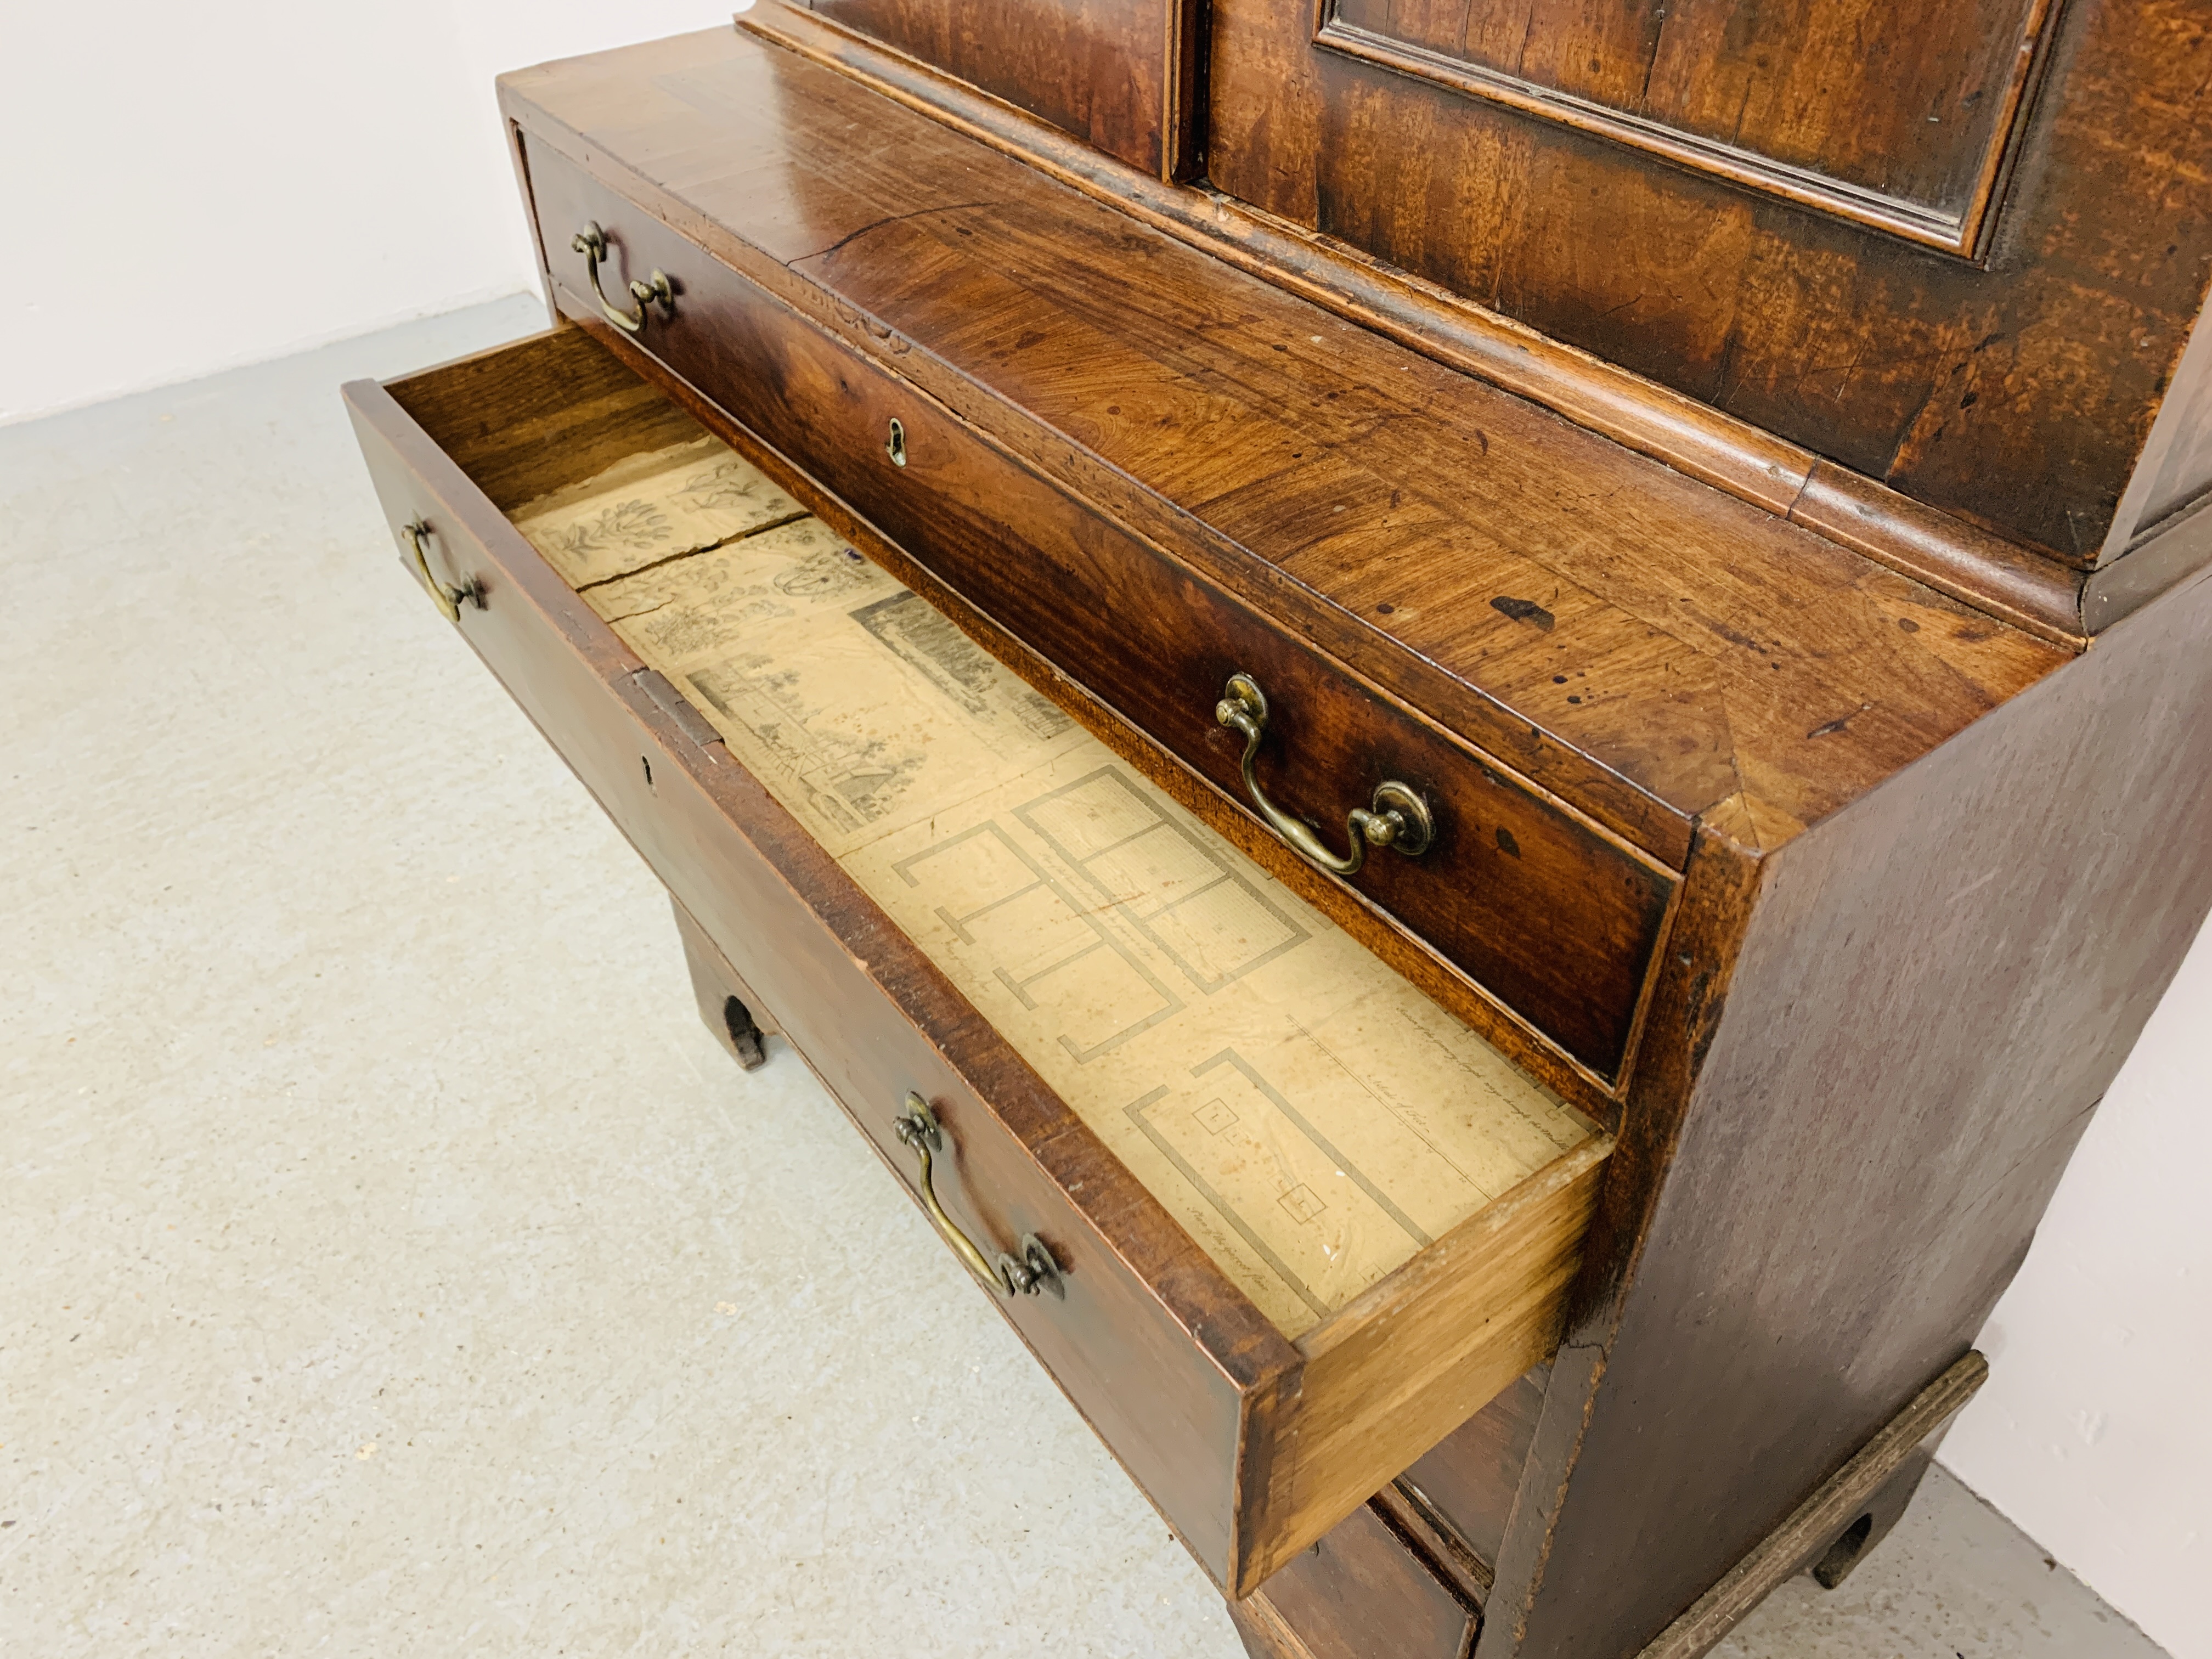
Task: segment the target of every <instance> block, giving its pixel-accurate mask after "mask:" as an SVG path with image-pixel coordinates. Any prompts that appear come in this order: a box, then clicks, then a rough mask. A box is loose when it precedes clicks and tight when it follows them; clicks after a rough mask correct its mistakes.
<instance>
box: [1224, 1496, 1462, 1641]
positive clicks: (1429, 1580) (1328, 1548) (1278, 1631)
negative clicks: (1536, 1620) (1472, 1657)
mask: <svg viewBox="0 0 2212 1659" xmlns="http://www.w3.org/2000/svg"><path fill="white" fill-rule="evenodd" d="M1230 1614H1231V1618H1233V1619H1234V1620H1236V1622H1237V1633H1238V1634H1239V1635H1241V1636H1242V1637H1243V1638H1244V1644H1245V1647H1246V1648H1247V1650H1249V1652H1250V1653H1251V1654H1252V1656H1253V1659H1381V1656H1384V1655H1388V1656H1389V1659H1464V1656H1465V1654H1466V1652H1467V1649H1468V1644H1469V1643H1470V1642H1471V1641H1472V1639H1473V1638H1474V1628H1475V1615H1474V1610H1473V1609H1472V1608H1470V1607H1468V1606H1467V1604H1466V1603H1465V1602H1463V1601H1461V1600H1459V1599H1458V1598H1457V1597H1456V1596H1455V1595H1453V1593H1452V1591H1451V1589H1450V1587H1449V1585H1448V1584H1447V1583H1445V1582H1444V1581H1443V1579H1442V1578H1440V1577H1438V1576H1437V1573H1436V1572H1435V1571H1434V1570H1433V1568H1432V1566H1431V1564H1430V1563H1429V1562H1428V1561H1427V1560H1425V1559H1424V1558H1423V1557H1422V1556H1421V1555H1420V1554H1419V1553H1417V1552H1416V1551H1414V1550H1413V1549H1412V1548H1409V1547H1407V1543H1406V1541H1404V1539H1403V1538H1402V1536H1401V1534H1399V1533H1398V1532H1397V1531H1396V1530H1395V1528H1394V1527H1393V1526H1392V1524H1391V1522H1390V1520H1389V1516H1387V1515H1386V1514H1385V1513H1384V1512H1383V1511H1382V1510H1379V1509H1376V1508H1372V1507H1370V1508H1364V1509H1360V1510H1354V1511H1353V1512H1352V1514H1351V1515H1349V1516H1346V1518H1345V1519H1344V1521H1343V1522H1341V1523H1340V1525H1338V1526H1337V1527H1335V1528H1334V1529H1332V1530H1331V1531H1330V1533H1329V1534H1328V1536H1327V1537H1326V1538H1323V1539H1322V1541H1320V1542H1319V1543H1317V1544H1316V1545H1315V1546H1314V1547H1312V1548H1311V1549H1310V1550H1308V1551H1306V1552H1305V1553H1303V1554H1301V1555H1300V1556H1299V1557H1298V1559H1297V1560H1295V1561H1293V1562H1291V1564H1290V1565H1288V1566H1286V1567H1285V1568H1284V1569H1283V1571H1280V1572H1279V1573H1277V1574H1276V1575H1275V1577H1273V1578H1272V1579H1270V1580H1269V1581H1268V1583H1267V1588H1266V1589H1263V1590H1261V1591H1259V1592H1258V1593H1257V1594H1255V1595H1253V1596H1252V1597H1251V1598H1250V1599H1249V1600H1248V1601H1243V1602H1240V1603H1237V1604H1234V1605H1232V1606H1231V1608H1230Z"/></svg>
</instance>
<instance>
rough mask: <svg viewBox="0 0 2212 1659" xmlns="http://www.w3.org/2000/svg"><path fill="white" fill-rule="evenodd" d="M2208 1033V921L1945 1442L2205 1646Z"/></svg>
mask: <svg viewBox="0 0 2212 1659" xmlns="http://www.w3.org/2000/svg"><path fill="white" fill-rule="evenodd" d="M2201 829H2202V833H2206V834H2212V826H2203V827H2201ZM2208 1035H2212V927H2207V928H2206V929H2205V931H2204V932H2203V933H2201V934H2199V935H2198V937H2197V944H2196V946H2195V948H2193V949H2192V950H2191V952H2190V954H2189V959H2188V960H2187V961H2186V962H2185V963H2183V965H2182V969H2181V972H2180V974H2179V976H2178V977H2177V978H2176V979H2175V980H2174V981H2173V985H2172V988H2171V989H2170V990H2168V991H2167V993H2166V1000H2165V1001H2164V1002H2162V1003H2161V1004H2160V1006H2159V1009H2158V1012H2156V1013H2155V1014H2154V1015H2152V1016H2151V1021H2150V1024H2148V1026H2147V1027H2145V1028H2144V1030H2143V1034H2142V1040H2141V1041H2140V1042H2137V1043H2136V1049H2135V1052H2134V1053H2133V1054H2130V1056H2129V1057H2128V1062H2127V1064H2126V1065H2125V1066H2123V1067H2122V1068H2121V1071H2120V1074H2119V1076H2118V1078H2117V1079H2114V1081H2113V1084H2112V1088H2111V1090H2110V1091H2108V1092H2107V1093H2106V1097H2105V1103H2104V1105H2103V1107H2102V1108H2101V1109H2100V1110H2099V1111H2098V1114H2097V1116H2096V1119H2095V1121H2093V1122H2092V1123H2091V1125H2090V1126H2089V1133H2088V1134H2087V1136H2086V1137H2084V1139H2083V1140H2082V1143H2081V1150H2080V1151H2079V1152H2076V1153H2075V1157H2074V1161H2073V1163H2072V1164H2069V1165H2068V1167H2067V1170H2066V1176H2065V1179H2064V1180H2063V1182H2060V1184H2059V1188H2058V1196H2057V1200H2056V1201H2055V1202H2054V1203H2053V1204H2052V1205H2051V1210H2050V1212H2049V1214H2047V1215H2046V1216H2045V1218H2044V1222H2043V1226H2042V1229H2041V1231H2039V1233H2038V1234H2037V1236H2036V1241H2035V1247H2034V1249H2033V1250H2031V1251H2030V1252H2029V1254H2028V1258H2027V1266H2026V1267H2023V1268H2022V1269H2021V1274H2020V1277H2019V1278H2017V1279H2015V1280H2014V1281H2013V1285H2012V1288H2011V1290H2009V1291H2007V1292H2006V1293H2005V1297H2004V1300H2003V1301H2002V1302H2001V1303H1999V1304H1997V1310H1996V1314H1995V1316H1992V1317H1991V1319H1990V1324H1989V1328H1988V1329H1987V1330H1985V1331H1984V1333H1983V1334H1982V1341H1981V1346H1982V1350H1983V1352H1985V1353H1987V1354H1988V1355H1989V1357H1990V1380H1989V1382H1988V1383H1987V1384H1986V1385H1984V1388H1983V1389H1982V1392H1981V1394H1980V1395H1978V1396H1977V1397H1976V1399H1975V1400H1974V1401H1973V1403H1972V1405H1970V1406H1968V1407H1967V1408H1966V1411H1965V1412H1964V1413H1961V1415H1960V1419H1959V1422H1958V1425H1957V1426H1956V1427H1954V1429H1953V1430H1952V1431H1951V1436H1950V1438H1949V1439H1948V1440H1947V1441H1946V1442H1945V1443H1944V1446H1943V1452H1942V1461H1943V1462H1945V1463H1946V1464H1948V1466H1949V1467H1950V1468H1951V1469H1952V1471H1953V1472H1954V1474H1957V1475H1958V1476H1959V1478H1960V1480H1964V1481H1965V1482H1966V1484H1967V1485H1968V1486H1972V1488H1973V1489H1974V1490H1975V1491H1976V1492H1979V1493H1981V1494H1982V1496H1983V1497H1984V1498H1988V1499H1989V1500H1990V1503H1992V1504H1996V1507H1997V1508H1998V1509H2000V1510H2002V1511H2004V1513H2005V1514H2007V1515H2008V1516H2011V1517H2012V1519H2013V1520H2014V1521H2015V1522H2017V1523H2019V1525H2020V1526H2021V1527H2022V1528H2025V1529H2026V1530H2027V1532H2028V1533H2029V1534H2032V1535H2033V1536H2034V1537H2035V1538H2036V1539H2038V1540H2039V1541H2041V1543H2042V1544H2043V1547H2045V1549H2047V1550H2049V1551H2050V1552H2051V1554H2053V1555H2054V1556H2056V1557H2057V1559H2059V1560H2060V1561H2063V1563H2065V1565H2067V1566H2069V1567H2070V1568H2071V1569H2073V1571H2075V1573H2077V1574H2078V1575H2080V1577H2081V1578H2083V1579H2084V1580H2086V1581H2087V1583H2090V1584H2091V1585H2093V1586H2094V1587H2095V1589H2097V1591H2098V1592H2099V1593H2100V1595H2103V1596H2104V1598H2105V1599H2106V1601H2110V1602H2111V1603H2112V1605H2113V1606H2114V1607H2118V1608H2119V1610H2120V1611H2121V1612H2123V1613H2126V1614H2127V1615H2128V1616H2129V1617H2130V1618H2131V1619H2133V1620H2135V1621H2136V1623H2137V1624H2139V1625H2141V1626H2142V1627H2143V1628H2144V1629H2145V1630H2146V1631H2148V1632H2149V1633H2150V1635H2151V1636H2152V1637H2153V1638H2154V1639H2156V1640H2157V1641H2158V1642H2160V1644H2163V1645H2164V1646H2165V1647H2166V1649H2167V1650H2169V1651H2170V1652H2172V1654H2173V1655H2175V1656H2176V1659H2212V1598H2208V1597H2207V1596H2206V1595H2205V1587H2206V1586H2207V1585H2212V1510H2208V1504H2212V1499H2208V1496H2207V1494H2208V1493H2209V1492H2212V1404H2208V1401H2207V1399H2206V1395H2207V1392H2208V1389H2212V1382H2208V1379H2212V1202H2208V1191H2209V1190H2212V1079H2208V1075H2207V1069H2206V1057H2205V1056H2206V1043H2205V1039H2206V1037H2207V1036H2208ZM2085 1659H2086V1656H2085Z"/></svg>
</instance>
